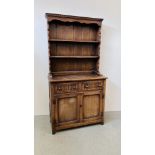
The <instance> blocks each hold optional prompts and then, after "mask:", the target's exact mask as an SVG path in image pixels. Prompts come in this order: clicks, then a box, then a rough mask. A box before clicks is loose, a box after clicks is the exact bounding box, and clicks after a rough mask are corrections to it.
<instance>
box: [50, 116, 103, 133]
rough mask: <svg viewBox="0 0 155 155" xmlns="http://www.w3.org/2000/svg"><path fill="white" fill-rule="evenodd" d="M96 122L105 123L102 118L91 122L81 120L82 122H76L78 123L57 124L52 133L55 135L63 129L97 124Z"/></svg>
mask: <svg viewBox="0 0 155 155" xmlns="http://www.w3.org/2000/svg"><path fill="white" fill-rule="evenodd" d="M96 124H101V125H104V122H103V120H102V119H99V120H95V121H89V122H82V123H81V122H80V123H76V124H70V125H64V126H57V127H55V129H52V134H53V135H54V134H55V133H56V132H59V131H63V130H68V129H74V128H81V127H85V126H91V125H96Z"/></svg>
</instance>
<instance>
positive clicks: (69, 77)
mask: <svg viewBox="0 0 155 155" xmlns="http://www.w3.org/2000/svg"><path fill="white" fill-rule="evenodd" d="M48 78H49V81H50V82H63V81H64V82H65V81H68V82H70V81H83V80H99V79H107V77H105V76H103V75H101V74H100V75H97V74H85V75H82V74H80V75H56V76H52V75H51V74H49V76H48Z"/></svg>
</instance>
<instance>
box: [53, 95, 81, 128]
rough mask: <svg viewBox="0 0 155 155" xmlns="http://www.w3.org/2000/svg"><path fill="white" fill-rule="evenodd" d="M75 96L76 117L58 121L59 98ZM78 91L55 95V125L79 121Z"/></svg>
mask: <svg viewBox="0 0 155 155" xmlns="http://www.w3.org/2000/svg"><path fill="white" fill-rule="evenodd" d="M73 97H74V98H76V108H77V109H76V115H77V119H75V120H71V121H64V122H60V121H59V109H58V108H59V99H64V98H73ZM79 97H80V96H79V93H74V94H61V95H55V97H54V99H55V121H56V126H63V125H68V124H74V123H78V122H80V115H79V114H80V105H79Z"/></svg>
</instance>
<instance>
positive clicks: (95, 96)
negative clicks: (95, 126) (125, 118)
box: [82, 91, 103, 121]
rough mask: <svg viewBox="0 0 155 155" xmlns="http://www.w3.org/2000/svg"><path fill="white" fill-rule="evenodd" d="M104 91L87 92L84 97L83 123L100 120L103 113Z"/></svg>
mask: <svg viewBox="0 0 155 155" xmlns="http://www.w3.org/2000/svg"><path fill="white" fill-rule="evenodd" d="M102 104H103V103H102V91H90V92H85V93H84V95H83V102H82V107H83V108H82V110H83V112H82V113H83V116H82V117H83V121H87V120H95V119H99V118H101V116H102V113H103V105H102Z"/></svg>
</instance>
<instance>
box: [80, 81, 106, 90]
mask: <svg viewBox="0 0 155 155" xmlns="http://www.w3.org/2000/svg"><path fill="white" fill-rule="evenodd" d="M100 89H103V81H102V80H97V81H84V82H82V90H100Z"/></svg>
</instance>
